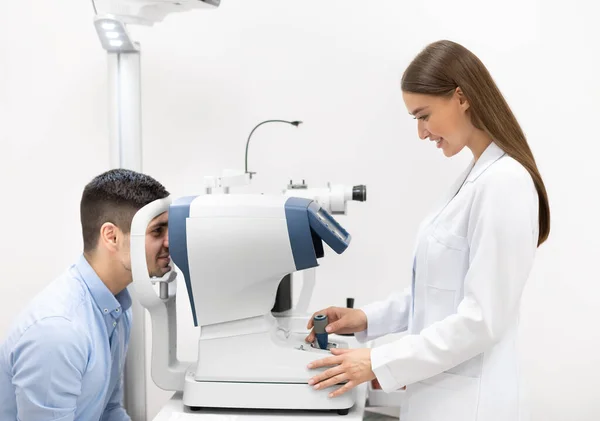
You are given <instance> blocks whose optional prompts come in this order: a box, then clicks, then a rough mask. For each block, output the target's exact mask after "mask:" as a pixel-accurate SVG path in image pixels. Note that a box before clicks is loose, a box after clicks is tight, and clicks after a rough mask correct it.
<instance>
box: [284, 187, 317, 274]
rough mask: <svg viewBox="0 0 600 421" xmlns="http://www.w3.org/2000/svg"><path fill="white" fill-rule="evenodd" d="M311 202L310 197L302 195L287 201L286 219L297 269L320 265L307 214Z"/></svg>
mask: <svg viewBox="0 0 600 421" xmlns="http://www.w3.org/2000/svg"><path fill="white" fill-rule="evenodd" d="M311 202H312V200H310V199H304V198H300V197H290V198H289V199H288V200H286V202H285V219H286V222H287V228H288V235H289V236H290V247H291V248H292V254H293V256H294V263H295V265H296V270H303V269H309V268H314V267H315V266H318V265H319V264H318V263H317V256H316V254H315V248H314V245H313V238H312V235H311V232H310V221H309V220H308V214H307V213H308V206H309V205H310V204H311Z"/></svg>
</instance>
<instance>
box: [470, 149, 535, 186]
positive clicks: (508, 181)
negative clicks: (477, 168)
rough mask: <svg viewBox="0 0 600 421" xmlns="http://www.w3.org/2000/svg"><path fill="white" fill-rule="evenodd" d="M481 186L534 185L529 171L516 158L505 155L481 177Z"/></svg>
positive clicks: (479, 180)
mask: <svg viewBox="0 0 600 421" xmlns="http://www.w3.org/2000/svg"><path fill="white" fill-rule="evenodd" d="M477 181H478V182H479V183H478V184H480V186H481V187H486V186H517V185H523V186H533V179H532V178H531V175H530V174H529V171H527V169H526V168H525V167H524V166H523V165H522V164H521V163H520V162H519V161H517V160H516V159H514V158H513V157H511V156H509V155H506V154H505V155H504V156H502V157H501V158H500V159H498V160H497V161H496V162H494V163H493V164H492V165H490V167H489V168H488V169H487V171H485V173H483V174H482V175H481V177H479V179H478V180H477Z"/></svg>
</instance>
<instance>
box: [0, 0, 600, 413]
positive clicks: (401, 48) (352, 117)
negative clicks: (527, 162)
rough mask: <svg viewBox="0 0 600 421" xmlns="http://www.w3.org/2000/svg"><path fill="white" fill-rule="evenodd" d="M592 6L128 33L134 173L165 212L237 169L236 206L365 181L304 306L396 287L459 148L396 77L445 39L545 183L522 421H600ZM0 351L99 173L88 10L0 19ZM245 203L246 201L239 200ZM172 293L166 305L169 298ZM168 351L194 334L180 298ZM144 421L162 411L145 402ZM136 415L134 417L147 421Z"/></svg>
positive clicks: (328, 4)
mask: <svg viewBox="0 0 600 421" xmlns="http://www.w3.org/2000/svg"><path fill="white" fill-rule="evenodd" d="M596 7H597V6H595V5H594V2H592V1H588V2H584V1H570V2H549V1H541V0H539V1H516V0H511V1H504V2H494V3H491V2H481V1H475V0H472V1H467V0H460V1H443V0H432V1H428V2H418V1H415V2H404V1H393V0H385V1H384V0H378V1H371V2H366V1H358V0H329V1H323V0H321V1H316V0H304V1H299V0H297V1H292V0H287V1H284V0H223V1H222V5H221V7H220V8H219V9H217V10H213V11H202V10H199V11H194V12H188V13H184V14H179V15H172V16H170V17H168V18H167V19H166V20H165V21H164V22H163V23H161V24H159V25H156V26H155V27H153V28H141V29H135V30H134V31H133V33H134V34H135V36H136V39H137V40H139V41H140V42H141V44H142V51H143V53H142V75H143V76H142V90H143V103H142V107H143V135H144V146H143V148H144V150H143V167H144V168H143V169H144V171H145V172H147V173H148V174H150V175H152V176H154V177H155V178H157V179H158V180H159V181H161V182H162V183H163V184H165V186H166V187H167V189H169V190H170V191H171V193H172V194H173V195H175V196H180V195H187V194H199V193H201V192H202V179H203V177H204V176H205V175H216V174H218V173H220V172H221V170H222V169H224V168H238V169H243V163H244V161H243V158H244V146H245V141H246V138H247V136H248V134H249V132H250V130H251V129H252V128H253V127H254V125H256V124H257V123H258V122H260V121H262V120H265V119H271V118H282V119H290V120H295V119H299V120H302V121H304V124H303V125H302V126H301V127H300V128H298V129H296V128H294V127H292V126H288V125H283V124H271V125H265V126H263V127H261V128H260V129H259V130H257V131H256V133H255V135H254V136H253V140H252V143H251V145H252V146H251V148H250V169H251V170H254V171H257V172H258V174H257V176H256V178H255V181H254V183H253V186H251V188H250V189H249V190H250V191H256V192H266V193H278V192H280V191H281V190H282V189H283V188H284V187H285V185H286V184H287V183H288V182H289V180H290V179H294V181H300V180H302V179H305V180H306V182H307V183H308V184H309V185H310V186H312V187H320V186H324V185H325V184H326V183H327V182H332V183H344V184H367V186H368V201H367V202H366V203H351V204H350V206H349V215H348V216H346V217H340V218H339V220H340V222H341V223H342V224H343V225H344V226H345V227H346V228H347V229H348V230H349V231H350V232H351V234H352V236H353V242H352V244H351V247H350V248H349V249H348V251H347V252H346V253H344V254H343V255H341V256H337V255H335V254H334V253H332V252H329V253H327V256H326V259H323V261H322V267H321V268H320V270H319V271H318V274H317V281H318V285H317V288H316V291H315V296H314V297H313V301H312V304H311V309H313V310H317V309H319V308H321V307H324V306H328V305H344V303H345V298H346V297H355V299H356V305H357V306H360V305H363V304H365V303H367V302H370V301H372V300H375V299H379V298H384V297H385V296H386V295H387V294H388V293H389V292H391V291H392V290H395V289H397V288H403V287H404V286H406V285H408V282H409V279H410V268H411V257H412V256H411V253H412V246H413V241H414V236H415V234H416V227H417V225H418V223H419V221H420V219H421V217H422V216H424V214H425V212H427V211H428V210H429V208H430V207H431V205H432V204H433V203H434V202H435V201H436V200H437V199H438V197H439V196H440V194H441V193H442V192H443V191H444V189H445V188H446V187H447V186H448V185H449V184H450V182H451V180H452V179H453V177H454V176H456V174H457V173H458V172H459V171H460V169H462V168H463V167H464V166H465V165H466V164H467V163H468V161H469V160H470V156H469V155H468V152H467V151H465V152H464V153H462V154H460V155H459V156H457V157H455V158H452V159H446V158H444V157H443V155H442V154H441V152H440V151H438V150H436V149H435V147H434V145H433V144H430V143H428V142H423V141H420V140H419V139H418V137H417V133H416V122H415V121H414V120H412V119H411V118H410V117H409V116H408V114H407V111H406V109H405V107H404V104H403V102H402V97H401V92H400V89H399V80H400V77H401V74H402V71H403V70H404V68H405V67H406V66H407V65H408V63H409V62H410V60H411V59H412V58H413V57H414V56H415V55H416V54H417V53H418V52H419V51H420V50H421V49H422V48H423V47H424V46H425V45H426V44H427V43H429V42H432V41H436V40H438V39H451V40H454V41H457V42H459V43H462V44H463V45H465V46H466V47H467V48H469V49H471V50H472V51H473V52H474V53H475V54H477V55H478V56H479V57H480V58H481V59H482V61H483V62H484V63H485V64H486V65H487V67H488V68H489V70H490V72H491V73H492V75H493V76H494V78H495V80H496V82H497V83H498V85H499V87H500V89H501V90H502V92H503V93H504V95H505V96H506V98H507V100H508V102H509V104H510V105H511V107H512V109H513V111H514V113H515V114H516V116H517V118H518V119H519V121H520V123H521V124H522V127H523V129H524V131H525V133H526V135H527V137H528V139H529V142H530V145H531V148H532V150H533V152H534V154H535V157H536V160H537V161H538V165H539V168H540V171H541V173H542V176H543V177H544V180H545V182H546V186H547V189H548V194H549V197H550V203H551V211H552V224H553V225H552V232H551V236H550V240H549V241H548V242H547V243H546V244H544V245H543V246H542V247H541V248H540V249H539V253H538V256H537V261H536V265H535V268H534V271H533V273H532V275H531V279H530V282H529V285H528V287H527V289H526V291H525V295H524V298H523V306H522V321H523V322H522V332H521V333H522V344H523V353H522V356H523V360H524V367H525V375H526V376H527V379H528V380H529V382H530V384H531V392H530V393H531V397H532V406H533V412H534V419H535V420H544V421H550V420H552V421H553V420H557V421H562V420H567V419H568V420H593V419H597V416H598V414H599V413H600V399H598V391H599V390H600V376H599V374H600V369H599V368H598V366H599V365H600V352H599V349H600V333H598V332H599V330H600V329H599V328H598V321H599V320H600V305H599V299H598V297H599V292H600V282H599V281H600V276H599V275H598V273H599V269H598V263H597V262H598V259H600V240H599V234H600V228H599V227H598V216H599V215H600V206H599V200H598V193H599V190H598V184H599V182H600V174H599V170H598V165H597V161H598V154H599V153H600V146H599V145H598V141H599V140H600V139H599V136H598V129H597V121H598V119H599V116H600V105H599V104H598V100H599V99H600V82H599V75H600V64H599V55H600V49H599V48H598V43H599V41H600V30H599V29H598V28H599V27H598V26H597V21H596V16H597V14H596V12H594V10H595V8H596ZM0 16H2V24H1V25H0V142H1V143H0V144H1V146H2V155H1V156H2V161H1V163H0V183H1V187H2V190H1V197H2V199H0V200H1V203H2V207H1V211H0V212H1V221H2V222H3V230H2V231H3V234H4V235H3V241H1V242H0V247H1V249H0V267H2V269H3V282H2V283H0V336H4V334H5V333H6V331H7V329H8V327H9V325H10V323H11V322H12V320H13V319H14V317H15V316H16V314H17V313H18V312H19V311H20V310H21V309H22V308H23V307H24V306H25V305H26V304H27V302H28V301H29V300H30V298H31V296H32V295H33V294H35V293H36V292H37V291H39V290H41V289H42V288H43V287H44V286H45V285H46V284H48V283H49V282H50V281H51V280H52V279H53V278H54V277H55V276H57V275H58V274H59V273H61V271H63V270H64V269H65V268H67V267H68V266H69V265H70V264H71V263H72V262H74V261H75V259H76V258H77V256H78V254H79V253H80V251H81V248H82V241H81V238H80V237H81V235H80V226H79V207H78V206H79V200H80V195H81V192H82V189H83V186H84V185H85V184H86V183H87V182H88V181H89V180H90V179H91V178H92V177H93V176H95V175H97V174H98V173H100V172H102V171H104V170H105V169H108V166H109V146H108V145H109V142H108V139H107V133H108V130H107V84H106V77H107V76H106V54H105V52H104V51H103V50H102V49H101V47H100V44H99V41H98V39H97V37H96V34H95V31H94V27H93V24H92V19H93V12H92V7H91V4H90V3H89V2H87V1H83V0H82V1H76V0H64V1H53V2H50V1H45V0H21V1H18V2H15V1H10V2H9V1H2V2H1V3H0ZM246 191H248V190H246ZM181 292H182V293H183V294H184V293H185V291H184V290H182V291H181ZM183 294H182V296H181V298H182V299H180V300H179V304H180V310H181V311H180V318H179V325H180V355H181V356H182V357H183V358H186V359H190V360H191V359H194V358H195V353H196V347H197V345H196V338H197V331H196V330H195V329H194V328H193V327H192V326H191V324H192V322H191V313H190V311H189V309H188V308H187V305H188V304H187V299H186V297H185V295H183ZM148 390H149V396H148V404H149V408H148V410H149V416H152V415H154V414H155V413H156V412H157V411H158V410H159V409H160V407H161V405H162V404H163V403H164V402H165V401H166V399H168V397H169V396H170V394H169V393H167V392H163V391H160V390H158V389H157V388H156V387H155V386H154V385H153V384H150V385H149V386H148ZM149 419H151V418H149Z"/></svg>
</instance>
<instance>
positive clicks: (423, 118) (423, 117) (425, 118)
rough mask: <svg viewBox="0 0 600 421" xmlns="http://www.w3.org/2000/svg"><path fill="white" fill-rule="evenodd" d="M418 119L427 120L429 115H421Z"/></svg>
mask: <svg viewBox="0 0 600 421" xmlns="http://www.w3.org/2000/svg"><path fill="white" fill-rule="evenodd" d="M419 120H423V121H427V120H429V115H422V116H420V117H419Z"/></svg>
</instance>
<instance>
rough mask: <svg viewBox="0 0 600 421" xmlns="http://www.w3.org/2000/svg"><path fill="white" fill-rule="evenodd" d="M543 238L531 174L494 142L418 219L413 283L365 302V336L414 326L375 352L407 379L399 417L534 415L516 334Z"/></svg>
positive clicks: (512, 419) (504, 419) (393, 376)
mask: <svg viewBox="0 0 600 421" xmlns="http://www.w3.org/2000/svg"><path fill="white" fill-rule="evenodd" d="M461 186H462V187H461ZM537 241H538V195H537V192H536V189H535V186H534V184H533V181H532V179H531V176H530V175H529V173H528V172H527V170H525V168H524V167H523V166H522V165H521V164H519V163H518V162H517V161H515V160H514V159H513V158H511V157H509V156H508V155H506V154H505V153H504V152H503V151H502V150H501V149H500V148H499V147H498V146H497V145H496V144H495V143H491V144H490V146H488V148H487V149H486V150H485V151H484V153H483V154H482V155H481V156H480V158H479V159H478V160H477V162H476V163H475V165H474V166H473V164H471V165H470V166H469V168H468V169H467V170H466V171H465V173H464V174H463V175H462V176H461V177H460V178H459V179H458V180H457V182H456V183H455V185H454V186H453V187H452V189H451V190H450V192H449V194H448V197H447V198H446V199H445V200H444V201H443V203H442V204H441V206H440V207H439V208H438V209H437V210H436V211H435V212H434V213H433V214H432V215H430V216H429V217H428V218H426V219H425V221H424V222H423V224H422V225H421V227H420V230H419V235H418V240H417V245H416V250H415V259H414V261H415V266H414V269H413V282H412V288H411V290H410V292H407V293H405V294H397V295H393V296H391V297H390V298H388V299H387V300H385V301H381V302H377V303H373V304H370V305H368V306H366V307H364V308H363V310H364V311H365V313H366V314H367V320H368V329H367V330H366V331H364V332H360V333H358V334H357V335H356V336H357V338H358V340H359V341H366V340H371V339H374V338H376V337H379V336H382V335H385V334H387V333H393V332H401V331H404V330H408V334H407V335H406V336H403V337H402V338H401V339H399V340H398V341H396V342H393V343H390V344H386V345H383V346H380V347H376V348H374V349H373V350H372V353H371V364H372V368H373V371H374V373H375V375H376V376H377V379H378V380H379V383H380V384H381V386H382V388H383V390H384V391H387V392H389V391H393V390H396V389H399V388H402V387H403V386H405V385H407V394H408V400H407V402H408V403H407V405H408V408H407V411H406V412H407V417H406V419H404V418H403V419H402V420H401V421H522V420H525V419H527V413H526V411H525V408H526V407H525V405H524V402H523V401H524V399H523V391H522V387H521V385H520V383H521V382H520V373H519V364H518V353H517V345H516V339H517V326H518V311H519V304H520V299H521V294H522V291H523V287H524V286H525V282H526V281H527V278H528V276H529V273H530V270H531V267H532V264H533V259H534V255H535V251H536V248H537ZM404 412H405V411H403V413H404Z"/></svg>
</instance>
